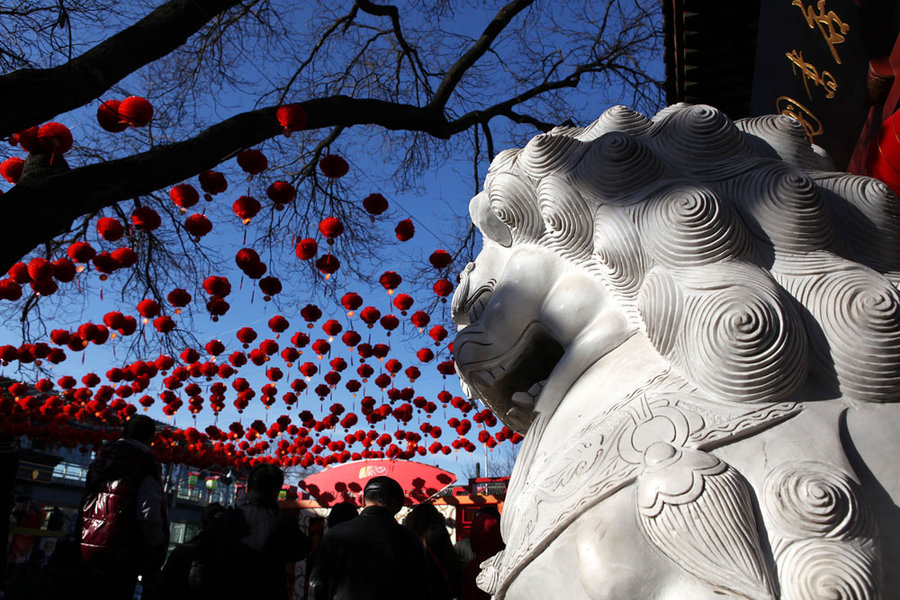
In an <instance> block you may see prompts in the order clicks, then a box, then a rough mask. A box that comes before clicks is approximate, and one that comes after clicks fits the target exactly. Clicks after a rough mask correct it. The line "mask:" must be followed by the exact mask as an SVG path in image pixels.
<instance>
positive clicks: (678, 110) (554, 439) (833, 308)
mask: <svg viewBox="0 0 900 600" xmlns="http://www.w3.org/2000/svg"><path fill="white" fill-rule="evenodd" d="M832 171H833V167H832V166H831V164H830V161H829V159H828V158H827V157H826V156H824V154H823V153H822V152H820V151H819V150H818V149H817V148H815V147H813V146H811V145H810V144H809V142H808V140H807V139H806V138H805V137H804V132H803V129H802V127H801V126H800V125H799V124H798V123H797V122H796V121H794V120H792V119H790V118H788V117H783V116H767V117H758V118H754V119H747V120H742V121H739V122H737V123H732V122H731V121H730V120H729V119H728V118H727V117H726V116H725V115H723V114H722V113H720V112H719V111H717V110H715V109H714V108H712V107H708V106H689V105H676V106H672V107H669V108H667V109H665V110H663V111H661V112H660V113H659V114H657V115H656V116H655V117H654V118H653V119H652V120H651V119H647V118H645V117H644V116H642V115H639V114H637V113H635V112H633V111H631V110H629V109H627V108H625V107H614V108H611V109H610V110H608V111H607V112H605V113H604V114H603V115H602V116H601V117H600V118H599V119H598V120H597V121H595V122H594V123H592V124H591V125H589V126H587V127H584V128H575V127H564V128H557V129H555V130H553V131H551V132H549V133H547V134H542V135H539V136H536V137H535V138H534V139H532V140H531V141H530V142H529V143H528V145H527V146H526V147H525V148H522V149H512V150H506V151H504V152H501V153H500V154H498V155H497V156H496V158H495V159H494V161H493V162H492V164H491V168H490V171H489V173H488V175H487V177H486V179H485V185H484V190H483V191H482V192H480V193H479V194H478V195H476V196H475V197H474V198H473V199H472V201H471V204H470V214H471V216H472V220H473V221H474V223H475V225H476V226H477V227H478V229H479V230H480V231H481V232H482V234H483V239H484V246H483V249H482V251H481V253H480V254H479V255H478V257H477V258H476V260H475V261H474V262H473V263H472V264H470V265H469V266H467V267H466V269H465V271H464V272H463V273H462V274H461V277H460V285H459V286H458V288H457V291H456V294H455V296H454V299H453V316H454V320H455V321H456V322H457V324H458V325H459V332H458V336H457V338H456V341H455V344H454V353H455V361H456V366H457V370H458V372H459V374H460V377H461V379H462V380H463V383H464V386H465V389H466V390H467V391H468V392H469V394H470V395H471V396H472V397H477V398H480V399H481V400H483V401H484V402H485V403H486V404H487V405H488V406H490V407H491V408H492V409H493V410H494V411H495V412H496V413H497V415H498V417H499V418H500V419H501V420H503V421H504V422H505V423H506V424H507V425H509V426H510V427H512V428H514V429H516V430H517V431H520V432H526V431H527V432H528V433H527V435H526V439H525V444H524V447H523V449H522V454H521V455H520V459H519V461H518V462H517V464H516V468H515V471H514V474H513V480H512V482H511V488H510V493H509V495H508V497H507V503H506V507H505V510H504V513H503V520H502V523H503V534H504V539H505V541H506V542H507V549H506V551H505V552H504V553H503V554H501V555H498V556H497V557H496V558H495V559H493V560H492V561H491V562H490V564H487V565H485V568H484V570H483V573H482V584H483V587H485V588H486V589H489V590H490V591H491V592H492V593H493V594H495V597H496V598H502V597H504V596H505V595H509V596H511V597H514V598H515V597H526V598H532V597H534V598H538V597H541V598H547V597H563V596H565V597H566V598H568V599H569V600H582V599H584V600H587V599H590V600H597V599H598V598H617V599H624V598H635V599H637V598H649V597H667V598H675V597H678V598H682V597H683V598H688V597H690V598H701V597H702V598H706V597H711V596H710V595H715V594H724V595H729V596H735V597H746V598H759V599H769V598H771V599H774V598H778V597H784V598H787V597H791V598H807V597H812V596H810V595H809V594H808V593H807V591H808V590H809V589H818V588H817V587H816V586H820V585H824V586H825V587H826V588H828V589H829V590H840V591H834V594H833V595H834V597H842V598H843V597H846V598H877V597H898V596H900V574H898V575H894V574H892V571H890V570H889V571H886V573H887V575H886V576H885V578H884V580H882V579H880V575H879V569H880V566H879V565H880V564H882V563H881V562H880V561H883V564H886V565H888V564H894V562H896V561H898V560H900V514H897V513H898V509H897V506H896V505H897V502H898V501H900V477H897V472H896V467H895V465H894V462H895V461H894V460H893V459H892V458H891V456H893V455H895V454H896V452H886V451H885V449H886V448H887V447H889V448H891V449H893V450H900V448H897V442H895V441H894V438H895V437H896V431H898V430H900V414H898V410H897V409H896V404H895V403H896V402H897V401H898V400H900V292H898V290H897V287H896V285H895V284H896V282H897V281H900V253H898V248H900V206H898V201H897V197H896V196H895V195H894V194H893V193H892V192H891V191H890V189H889V188H888V187H887V186H885V185H884V184H882V183H880V182H878V181H875V180H873V179H870V178H866V177H857V176H852V175H847V174H843V173H834V172H832ZM817 494H818V495H817ZM879 494H880V495H879ZM820 496H821V497H820ZM824 498H827V499H828V500H827V501H826V500H823V499H824ZM879 498H880V500H879ZM820 500H821V502H820ZM882 500H883V501H882ZM823 503H824V504H823ZM832 503H833V504H834V506H832V505H831V504H832ZM826 505H827V506H826ZM817 511H824V513H827V514H824V515H818V514H815V513H816V512H817ZM832 513H833V514H832ZM817 519H824V520H822V521H821V522H820V521H819V520H817ZM879 531H881V532H882V533H880V534H879V533H878V532H879ZM635 564H637V565H640V568H637V569H635V568H633V567H634V565H635ZM574 573H577V574H578V576H577V577H573V576H570V574H574ZM820 573H821V574H823V575H822V576H823V577H825V574H827V577H825V578H826V579H828V581H827V582H825V581H824V580H823V581H822V582H819V581H818V580H816V581H812V579H815V578H816V577H818V576H819V574H820ZM561 574H566V575H565V576H563V575H561ZM554 577H555V578H554ZM811 578H812V579H811ZM829 586H830V587H829ZM823 589H824V588H823ZM829 593H831V592H830V591H829Z"/></svg>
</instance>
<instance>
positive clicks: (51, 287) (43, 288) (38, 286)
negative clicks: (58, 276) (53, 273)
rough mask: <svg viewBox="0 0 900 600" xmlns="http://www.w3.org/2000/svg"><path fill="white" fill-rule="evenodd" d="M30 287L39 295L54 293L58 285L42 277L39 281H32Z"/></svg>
mask: <svg viewBox="0 0 900 600" xmlns="http://www.w3.org/2000/svg"><path fill="white" fill-rule="evenodd" d="M31 289H32V290H34V292H35V293H36V294H40V295H41V296H49V295H51V294H55V293H56V291H57V290H58V289H59V286H58V285H57V284H56V282H55V281H53V280H52V279H44V280H39V281H32V282H31Z"/></svg>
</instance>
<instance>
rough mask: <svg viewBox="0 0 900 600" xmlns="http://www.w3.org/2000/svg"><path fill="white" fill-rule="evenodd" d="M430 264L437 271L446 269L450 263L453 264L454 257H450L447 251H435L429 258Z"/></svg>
mask: <svg viewBox="0 0 900 600" xmlns="http://www.w3.org/2000/svg"><path fill="white" fill-rule="evenodd" d="M428 262H430V263H431V266H433V267H434V268H435V269H446V268H447V267H448V266H450V263H451V262H453V257H452V256H450V253H449V252H447V251H446V250H435V251H434V252H432V253H431V256H429V257H428Z"/></svg>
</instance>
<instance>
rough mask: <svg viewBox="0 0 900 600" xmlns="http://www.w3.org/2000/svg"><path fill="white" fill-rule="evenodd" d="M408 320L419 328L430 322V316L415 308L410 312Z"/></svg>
mask: <svg viewBox="0 0 900 600" xmlns="http://www.w3.org/2000/svg"><path fill="white" fill-rule="evenodd" d="M409 320H410V322H412V324H413V325H415V326H416V327H418V328H419V329H422V328H424V327H427V326H428V323H430V322H431V317H429V316H428V313H427V312H425V311H424V310H417V311H416V312H414V313H413V314H412V316H411V317H410V318H409Z"/></svg>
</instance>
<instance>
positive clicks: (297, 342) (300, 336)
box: [291, 331, 309, 348]
mask: <svg viewBox="0 0 900 600" xmlns="http://www.w3.org/2000/svg"><path fill="white" fill-rule="evenodd" d="M308 343H309V336H308V335H306V334H305V333H303V332H302V331H298V332H297V333H295V334H294V335H292V336H291V344H293V345H294V346H296V347H297V348H303V347H304V346H306V345H307V344H308Z"/></svg>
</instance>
